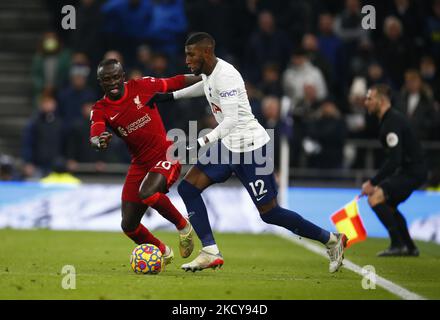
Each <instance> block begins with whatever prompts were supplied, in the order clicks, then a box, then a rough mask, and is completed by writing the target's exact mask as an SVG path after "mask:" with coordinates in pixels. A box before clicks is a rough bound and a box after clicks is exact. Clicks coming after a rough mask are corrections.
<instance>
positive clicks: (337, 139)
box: [307, 101, 346, 169]
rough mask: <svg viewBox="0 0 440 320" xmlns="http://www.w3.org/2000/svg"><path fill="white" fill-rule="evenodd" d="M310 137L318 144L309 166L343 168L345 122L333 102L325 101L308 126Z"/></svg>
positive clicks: (310, 156)
mask: <svg viewBox="0 0 440 320" xmlns="http://www.w3.org/2000/svg"><path fill="white" fill-rule="evenodd" d="M308 137H309V138H310V139H311V140H312V141H314V142H315V143H316V144H317V148H316V152H313V153H311V154H310V155H309V157H308V160H307V164H308V166H309V167H312V168H325V169H339V168H342V166H343V160H344V159H343V150H344V145H345V139H346V127H345V122H344V120H343V118H342V115H341V113H340V112H339V109H338V107H337V106H336V105H335V104H334V103H333V102H332V101H324V102H323V103H322V104H321V106H320V107H319V109H318V111H317V113H316V118H314V119H312V121H311V122H310V123H309V126H308Z"/></svg>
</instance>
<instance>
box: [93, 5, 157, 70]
mask: <svg viewBox="0 0 440 320" xmlns="http://www.w3.org/2000/svg"><path fill="white" fill-rule="evenodd" d="M101 12H102V14H103V17H104V21H105V24H103V25H102V26H103V30H102V31H103V35H104V37H105V42H106V48H114V49H116V50H118V51H120V52H121V53H122V55H123V56H124V57H125V58H127V63H126V64H128V65H129V67H131V65H130V62H132V61H134V59H135V56H133V54H134V53H135V52H136V48H137V47H138V46H139V45H140V44H141V43H143V42H144V41H146V40H147V39H148V38H149V37H150V35H151V34H150V25H151V21H153V3H152V1H150V0H109V1H107V2H106V3H105V4H104V5H103V6H102V7H101Z"/></svg>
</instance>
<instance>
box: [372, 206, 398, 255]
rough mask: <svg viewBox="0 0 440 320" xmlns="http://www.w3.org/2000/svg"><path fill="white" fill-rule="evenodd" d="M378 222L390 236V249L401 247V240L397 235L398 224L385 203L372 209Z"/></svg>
mask: <svg viewBox="0 0 440 320" xmlns="http://www.w3.org/2000/svg"><path fill="white" fill-rule="evenodd" d="M372 209H373V211H374V212H375V213H376V215H377V217H378V218H379V220H380V222H382V224H383V225H384V226H385V228H386V229H387V231H388V234H389V235H390V239H391V247H402V246H403V240H402V237H401V236H400V233H399V228H398V223H397V220H396V218H395V215H394V214H393V211H392V210H391V208H390V207H389V206H388V205H386V204H385V203H380V204H378V205H376V206H374V207H372Z"/></svg>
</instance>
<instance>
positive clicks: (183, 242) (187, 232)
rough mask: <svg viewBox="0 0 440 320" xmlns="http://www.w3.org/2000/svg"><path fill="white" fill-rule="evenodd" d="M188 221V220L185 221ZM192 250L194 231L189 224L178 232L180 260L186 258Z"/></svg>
mask: <svg viewBox="0 0 440 320" xmlns="http://www.w3.org/2000/svg"><path fill="white" fill-rule="evenodd" d="M187 221H188V220H187ZM193 250H194V229H193V227H192V225H191V223H189V221H188V224H187V225H186V226H185V228H183V230H181V231H179V251H180V256H181V257H182V258H188V257H189V256H190V255H191V253H192V252H193Z"/></svg>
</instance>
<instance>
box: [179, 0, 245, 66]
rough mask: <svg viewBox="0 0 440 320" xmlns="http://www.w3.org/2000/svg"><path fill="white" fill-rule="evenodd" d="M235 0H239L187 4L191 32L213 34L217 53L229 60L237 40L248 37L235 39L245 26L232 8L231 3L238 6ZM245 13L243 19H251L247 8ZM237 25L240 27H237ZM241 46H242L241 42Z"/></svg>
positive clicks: (211, 0) (212, 0)
mask: <svg viewBox="0 0 440 320" xmlns="http://www.w3.org/2000/svg"><path fill="white" fill-rule="evenodd" d="M188 2H189V1H188ZM235 2H239V1H231V4H230V3H229V1H224V0H204V1H193V3H189V4H188V5H187V13H188V21H189V30H190V31H191V32H196V31H200V30H203V31H205V32H207V33H209V34H210V35H212V36H213V37H214V39H215V40H216V41H215V42H216V44H215V47H216V48H215V50H216V53H217V54H218V56H219V57H222V58H223V59H226V60H229V55H230V54H231V51H232V49H231V48H232V47H234V45H235V42H237V41H240V40H241V39H248V36H246V37H240V38H239V39H235V38H238V37H237V35H236V32H239V33H242V32H243V31H242V30H243V28H244V26H242V24H243V23H239V22H242V20H241V16H239V15H238V14H237V13H236V12H234V11H233V10H232V7H231V5H236V6H237V4H235ZM232 3H234V4H232ZM239 12H243V11H241V10H240V11H239ZM244 13H245V15H244V17H243V19H249V14H247V11H246V10H244ZM214 21H216V22H215V23H214ZM237 25H238V26H239V27H238V28H236V26H237ZM248 27H250V26H248ZM239 46H240V47H242V43H241V42H240V43H239Z"/></svg>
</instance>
